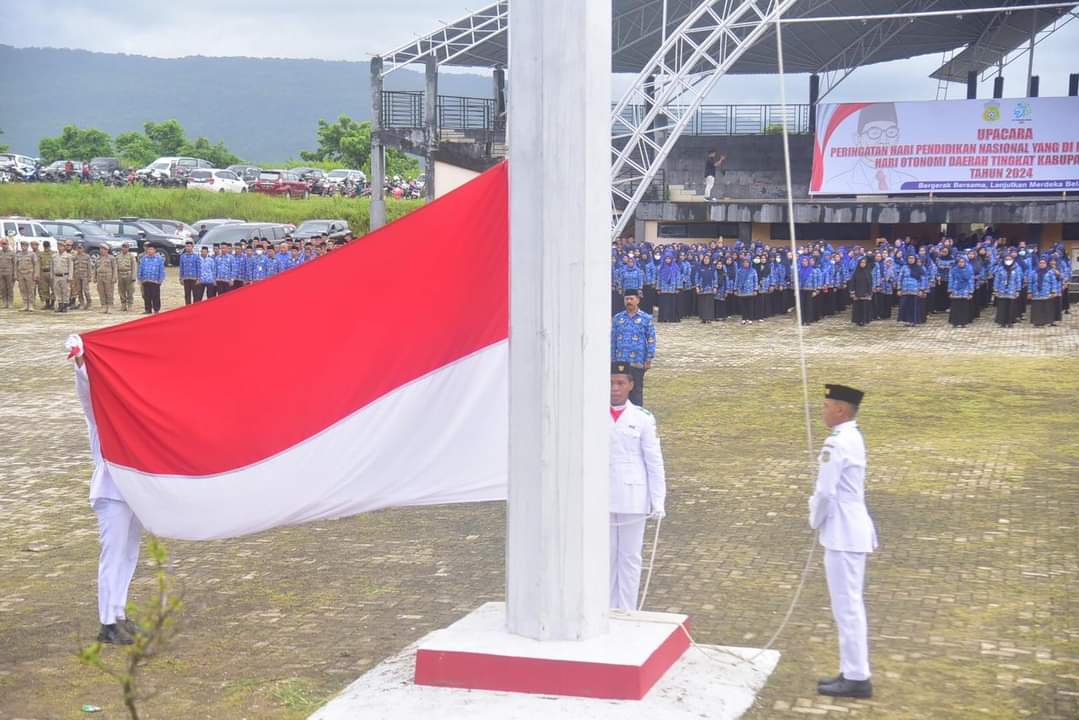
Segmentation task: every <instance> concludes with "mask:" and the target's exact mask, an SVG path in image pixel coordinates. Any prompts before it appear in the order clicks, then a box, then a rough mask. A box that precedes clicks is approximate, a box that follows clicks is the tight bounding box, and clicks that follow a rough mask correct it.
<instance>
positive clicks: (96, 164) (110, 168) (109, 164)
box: [90, 157, 120, 176]
mask: <svg viewBox="0 0 1079 720" xmlns="http://www.w3.org/2000/svg"><path fill="white" fill-rule="evenodd" d="M119 169H120V160H119V159H117V158H114V157H96V158H90V173H91V174H93V175H98V176H107V175H112V174H113V173H114V172H115V171H117V170H119Z"/></svg>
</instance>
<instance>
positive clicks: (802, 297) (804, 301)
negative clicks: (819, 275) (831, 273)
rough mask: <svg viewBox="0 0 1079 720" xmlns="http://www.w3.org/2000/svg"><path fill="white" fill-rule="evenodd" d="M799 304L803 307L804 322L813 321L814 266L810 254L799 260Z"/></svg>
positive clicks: (806, 323) (807, 323)
mask: <svg viewBox="0 0 1079 720" xmlns="http://www.w3.org/2000/svg"><path fill="white" fill-rule="evenodd" d="M798 304H799V305H801V307H802V324H803V325H809V324H810V323H812V322H813V320H814V318H813V266H812V265H811V264H810V258H809V256H808V255H803V256H802V257H801V259H800V260H799V261H798Z"/></svg>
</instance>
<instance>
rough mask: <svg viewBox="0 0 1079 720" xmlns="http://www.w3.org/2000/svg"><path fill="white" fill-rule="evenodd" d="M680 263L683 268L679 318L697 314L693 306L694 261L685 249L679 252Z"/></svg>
mask: <svg viewBox="0 0 1079 720" xmlns="http://www.w3.org/2000/svg"><path fill="white" fill-rule="evenodd" d="M678 265H679V268H680V270H681V275H680V276H679V277H680V278H681V281H682V283H681V288H680V289H679V292H678V319H679V320H681V319H682V318H684V317H689V316H690V315H693V314H695V313H694V312H693V311H694V307H693V263H692V262H690V260H689V256H688V255H687V254H686V252H685V251H682V252H680V253H678Z"/></svg>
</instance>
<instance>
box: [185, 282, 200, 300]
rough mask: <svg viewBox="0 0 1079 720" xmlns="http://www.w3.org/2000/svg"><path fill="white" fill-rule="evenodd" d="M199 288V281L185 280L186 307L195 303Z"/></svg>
mask: <svg viewBox="0 0 1079 720" xmlns="http://www.w3.org/2000/svg"><path fill="white" fill-rule="evenodd" d="M197 286H198V281H197V280H194V279H193V278H185V279H184V305H190V304H191V303H193V302H195V293H196V292H197V290H196V288H197Z"/></svg>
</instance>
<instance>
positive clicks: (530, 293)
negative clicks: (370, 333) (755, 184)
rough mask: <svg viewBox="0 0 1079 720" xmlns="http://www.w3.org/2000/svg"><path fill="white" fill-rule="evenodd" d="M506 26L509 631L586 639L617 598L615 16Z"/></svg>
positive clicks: (592, 8)
mask: <svg viewBox="0 0 1079 720" xmlns="http://www.w3.org/2000/svg"><path fill="white" fill-rule="evenodd" d="M510 14H511V15H510V25H509V58H510V62H509V74H510V92H509V133H510V136H509V148H510V161H509V162H510V165H509V169H510V248H511V249H510V313H511V315H510V433H509V435H510V454H509V471H510V476H509V503H508V510H507V514H508V515H507V537H506V614H507V629H508V630H509V631H510V632H512V633H515V634H518V635H523V636H526V637H529V638H533V639H537V640H583V639H586V638H590V637H594V636H596V635H600V634H603V633H605V632H606V630H607V618H606V613H607V606H608V595H609V589H608V583H609V580H608V573H609V570H608V563H609V558H608V544H609V540H608V533H609V529H608V528H609V524H608V512H607V508H608V493H609V482H610V481H609V473H608V448H607V444H608V443H607V432H608V428H607V425H608V422H609V421H608V419H607V405H608V403H609V384H610V378H609V375H610V372H609V362H610V313H609V305H610V299H609V298H610V295H609V293H610V289H609V287H610V278H609V276H610V254H609V253H610V251H609V247H608V241H607V238H608V236H609V232H610V151H609V146H610V94H611V88H610V85H611V3H610V2H592V1H591V0H590V1H588V2H582V1H581V0H514V1H513V3H512V4H511V5H510Z"/></svg>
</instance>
